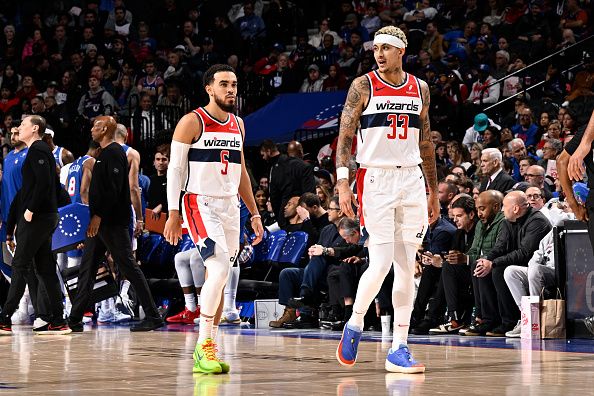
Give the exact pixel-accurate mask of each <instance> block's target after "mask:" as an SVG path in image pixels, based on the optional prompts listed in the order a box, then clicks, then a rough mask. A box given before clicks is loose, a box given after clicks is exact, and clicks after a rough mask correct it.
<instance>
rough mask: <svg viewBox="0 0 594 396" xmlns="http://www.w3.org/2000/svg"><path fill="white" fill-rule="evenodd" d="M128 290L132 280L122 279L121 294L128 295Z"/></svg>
mask: <svg viewBox="0 0 594 396" xmlns="http://www.w3.org/2000/svg"><path fill="white" fill-rule="evenodd" d="M128 290H130V281H129V280H127V279H124V280H123V281H122V290H120V294H121V295H122V296H127V295H128Z"/></svg>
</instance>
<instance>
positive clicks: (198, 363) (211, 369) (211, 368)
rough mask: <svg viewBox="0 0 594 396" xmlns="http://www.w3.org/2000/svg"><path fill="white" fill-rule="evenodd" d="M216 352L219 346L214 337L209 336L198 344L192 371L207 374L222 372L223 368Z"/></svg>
mask: <svg viewBox="0 0 594 396" xmlns="http://www.w3.org/2000/svg"><path fill="white" fill-rule="evenodd" d="M216 352H217V346H216V345H215V343H214V342H213V341H212V338H207V339H206V340H204V342H203V343H202V344H196V349H195V350H194V368H193V369H192V372H194V373H206V374H219V373H222V372H223V369H222V367H221V364H220V363H219V360H218V359H217V355H216ZM227 367H228V366H227Z"/></svg>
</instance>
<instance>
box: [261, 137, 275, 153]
mask: <svg viewBox="0 0 594 396" xmlns="http://www.w3.org/2000/svg"><path fill="white" fill-rule="evenodd" d="M260 150H271V151H276V150H278V147H277V145H276V143H274V142H273V141H272V140H270V139H266V140H263V141H262V143H261V144H260Z"/></svg>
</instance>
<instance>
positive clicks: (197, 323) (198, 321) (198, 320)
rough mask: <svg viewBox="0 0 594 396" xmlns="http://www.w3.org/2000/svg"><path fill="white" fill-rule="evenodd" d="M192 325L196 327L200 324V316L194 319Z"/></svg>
mask: <svg viewBox="0 0 594 396" xmlns="http://www.w3.org/2000/svg"><path fill="white" fill-rule="evenodd" d="M194 324H195V325H196V326H198V325H199V324H200V316H198V317H197V318H195V319H194Z"/></svg>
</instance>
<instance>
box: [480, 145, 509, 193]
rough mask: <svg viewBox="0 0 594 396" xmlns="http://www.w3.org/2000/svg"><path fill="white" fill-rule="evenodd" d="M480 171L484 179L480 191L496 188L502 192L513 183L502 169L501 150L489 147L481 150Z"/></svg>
mask: <svg viewBox="0 0 594 396" xmlns="http://www.w3.org/2000/svg"><path fill="white" fill-rule="evenodd" d="M481 172H482V174H483V175H484V176H485V179H484V180H483V182H482V183H481V187H480V191H481V192H483V191H486V190H497V191H499V192H501V193H502V194H503V193H505V192H506V191H507V190H509V189H510V188H512V187H513V186H514V184H515V181H514V179H512V178H511V176H509V175H508V174H507V173H505V171H504V170H503V159H502V155H501V151H499V150H497V149H494V148H489V149H485V150H483V153H482V155H481Z"/></svg>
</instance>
